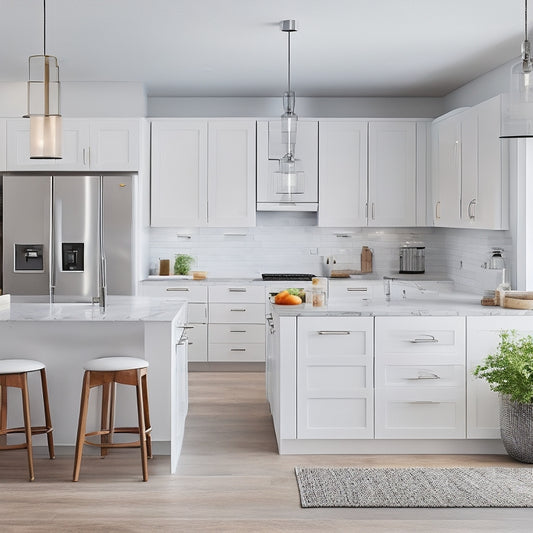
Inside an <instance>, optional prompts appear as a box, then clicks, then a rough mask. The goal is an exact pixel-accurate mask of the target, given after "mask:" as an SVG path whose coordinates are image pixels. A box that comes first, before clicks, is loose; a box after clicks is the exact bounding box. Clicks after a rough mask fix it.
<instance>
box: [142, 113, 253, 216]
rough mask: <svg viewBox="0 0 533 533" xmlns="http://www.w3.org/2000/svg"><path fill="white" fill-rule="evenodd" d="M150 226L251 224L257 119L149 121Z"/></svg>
mask: <svg viewBox="0 0 533 533" xmlns="http://www.w3.org/2000/svg"><path fill="white" fill-rule="evenodd" d="M151 127H152V143H151V145H152V157H151V165H152V167H151V225H152V226H158V227H205V226H213V227H249V226H254V225H255V121H250V120H223V121H216V120H213V121H207V120H182V119H175V120H174V119H173V120H160V121H159V120H154V121H152V125H151Z"/></svg>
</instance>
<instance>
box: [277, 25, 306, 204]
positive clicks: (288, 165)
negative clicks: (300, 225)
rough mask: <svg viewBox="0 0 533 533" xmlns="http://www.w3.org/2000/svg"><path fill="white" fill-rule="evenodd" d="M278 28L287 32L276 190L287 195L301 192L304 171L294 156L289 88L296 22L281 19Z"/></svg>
mask: <svg viewBox="0 0 533 533" xmlns="http://www.w3.org/2000/svg"><path fill="white" fill-rule="evenodd" d="M280 29H281V31H282V32H285V33H286V34H287V91H286V92H285V93H284V94H283V110H284V113H283V115H281V143H282V145H283V146H284V149H285V150H286V152H285V155H284V156H283V157H282V158H281V159H280V160H279V171H278V172H276V174H277V191H276V192H278V193H280V194H288V195H293V194H303V192H304V173H303V172H302V171H301V170H299V169H298V166H299V161H297V160H296V158H295V156H294V149H295V145H296V127H297V123H298V115H297V114H296V113H295V112H294V104H295V100H296V97H295V94H294V91H293V90H292V89H291V33H293V32H295V31H297V30H296V22H295V21H294V20H282V21H281V22H280Z"/></svg>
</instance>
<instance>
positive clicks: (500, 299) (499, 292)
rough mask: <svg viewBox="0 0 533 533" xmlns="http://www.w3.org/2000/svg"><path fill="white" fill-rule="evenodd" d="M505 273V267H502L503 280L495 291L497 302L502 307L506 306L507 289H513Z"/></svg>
mask: <svg viewBox="0 0 533 533" xmlns="http://www.w3.org/2000/svg"><path fill="white" fill-rule="evenodd" d="M505 274H506V270H505V268H502V282H501V283H500V284H499V285H498V286H497V287H496V291H495V293H494V300H495V304H496V305H499V306H500V307H504V303H505V291H510V290H511V284H510V283H509V282H508V281H507V279H506V275H505Z"/></svg>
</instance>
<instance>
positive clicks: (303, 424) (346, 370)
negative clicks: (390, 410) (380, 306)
mask: <svg viewBox="0 0 533 533" xmlns="http://www.w3.org/2000/svg"><path fill="white" fill-rule="evenodd" d="M296 390H297V393H296V394H297V416H296V419H297V430H296V435H297V438H298V439H361V438H373V435H374V428H373V319H372V318H370V317H316V318H315V317H299V318H298V328H297V383H296Z"/></svg>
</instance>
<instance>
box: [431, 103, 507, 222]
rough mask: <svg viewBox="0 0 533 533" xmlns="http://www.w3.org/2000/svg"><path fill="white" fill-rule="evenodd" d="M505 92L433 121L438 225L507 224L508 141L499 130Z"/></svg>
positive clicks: (434, 213)
mask: <svg viewBox="0 0 533 533" xmlns="http://www.w3.org/2000/svg"><path fill="white" fill-rule="evenodd" d="M500 105H501V102H500V96H496V97H494V98H491V99H490V100H487V101H485V102H482V103H480V104H478V105H476V106H473V107H471V108H461V109H458V110H455V111H453V112H451V113H448V114H447V115H444V116H443V117H439V118H438V119H436V120H435V121H434V123H433V126H432V160H433V166H432V197H433V201H432V207H433V223H434V225H435V226H442V227H454V228H479V229H507V228H508V227H509V220H508V218H509V213H508V210H509V207H508V201H509V191H508V189H509V180H508V170H507V164H506V161H507V145H506V144H505V143H502V142H501V140H500V138H499V135H500Z"/></svg>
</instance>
